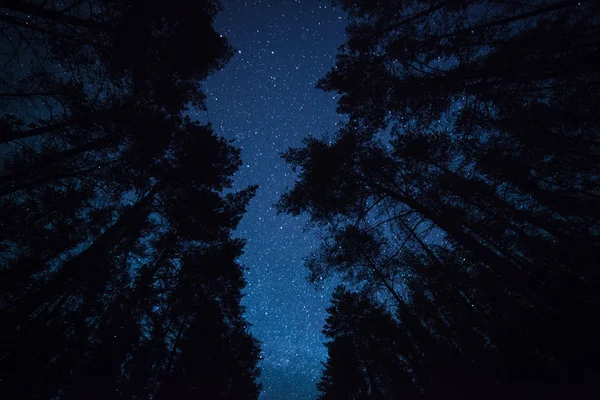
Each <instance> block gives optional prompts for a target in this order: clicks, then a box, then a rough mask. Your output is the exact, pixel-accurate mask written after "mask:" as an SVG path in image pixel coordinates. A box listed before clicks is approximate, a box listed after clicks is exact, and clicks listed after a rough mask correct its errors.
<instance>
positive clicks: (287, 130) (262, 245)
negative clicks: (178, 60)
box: [192, 0, 347, 400]
mask: <svg viewBox="0 0 600 400" xmlns="http://www.w3.org/2000/svg"><path fill="white" fill-rule="evenodd" d="M222 4H223V11H222V12H221V13H220V14H219V16H218V18H217V24H216V28H217V31H218V32H219V33H221V34H223V35H224V36H225V37H227V39H228V40H229V42H230V44H231V45H232V46H233V47H234V48H235V51H236V54H235V56H234V57H233V59H232V60H231V62H230V63H229V64H228V65H227V66H226V67H225V69H224V70H222V71H220V72H218V73H216V74H214V75H213V76H211V77H210V78H209V80H208V81H207V82H206V84H205V86H204V90H205V92H206V94H207V96H208V101H207V106H208V112H195V113H192V116H193V117H195V118H197V119H199V120H201V121H206V120H208V121H210V122H212V124H213V128H214V129H215V131H217V132H218V133H219V134H221V135H223V136H225V137H226V138H229V139H234V140H235V144H236V145H237V146H238V147H240V148H241V149H242V158H243V161H244V163H243V166H242V168H241V170H240V171H239V173H238V174H237V175H236V177H235V187H236V188H243V187H245V186H247V185H250V184H258V185H259V186H260V189H259V191H258V194H257V195H256V197H255V198H254V199H253V200H252V202H251V203H250V206H249V209H248V212H247V214H246V215H245V217H244V218H243V220H242V222H241V224H240V226H239V228H238V231H237V235H239V236H240V237H243V238H246V239H247V241H248V243H247V245H246V248H245V255H244V256H243V257H242V259H241V260H240V261H241V262H242V263H243V264H245V265H246V266H247V268H248V270H247V273H246V279H247V281H248V286H247V288H246V290H245V293H246V297H245V300H244V304H245V306H246V307H247V312H246V318H247V319H248V321H249V322H250V323H251V324H253V326H252V329H251V330H252V333H253V334H254V335H255V336H256V337H257V338H258V339H259V340H260V341H261V342H262V347H263V357H264V359H263V361H262V363H261V368H262V375H261V382H262V384H263V393H262V395H261V400H276V399H303V400H306V399H313V398H315V396H316V393H317V391H316V387H315V384H316V382H317V381H318V379H319V377H320V374H321V369H322V365H321V362H322V361H324V360H325V357H326V354H327V352H326V349H325V347H324V346H323V342H324V340H325V338H324V336H323V335H322V333H321V330H322V328H323V324H324V319H325V316H326V313H325V308H326V307H327V306H328V305H329V297H330V293H331V290H332V289H333V287H334V286H335V284H336V282H334V281H327V282H324V283H323V284H321V285H319V286H320V288H317V287H315V285H312V284H310V283H308V282H307V281H306V276H307V275H308V270H307V269H306V268H305V266H304V265H303V258H304V257H305V256H307V255H308V254H309V252H310V251H311V250H312V249H314V248H315V247H316V246H317V245H318V238H317V235H316V234H315V232H311V231H307V230H306V229H305V225H306V219H304V218H303V217H296V218H293V217H290V216H288V215H277V213H276V211H275V209H274V207H273V205H274V203H276V202H277V200H278V198H279V196H280V194H281V193H282V191H283V190H284V189H285V188H286V187H290V186H291V185H292V184H293V182H294V179H295V175H294V174H293V173H292V171H291V170H290V168H289V166H287V165H286V164H285V162H284V161H283V160H282V159H281V158H280V153H281V152H283V151H285V150H286V149H287V148H288V147H290V146H292V147H294V146H299V145H301V141H302V139H303V138H304V137H306V136H308V135H314V136H322V135H326V134H332V133H333V132H335V130H336V124H338V123H339V122H340V121H342V120H343V117H342V116H339V115H337V114H336V112H335V108H336V102H337V96H333V95H332V94H329V93H325V92H323V91H320V90H317V89H315V84H316V82H317V80H318V79H319V78H321V77H323V76H324V75H325V73H326V72H327V71H328V70H329V68H331V67H332V66H333V64H334V61H335V55H336V53H337V48H338V46H339V45H341V44H342V43H343V42H344V40H345V33H344V28H345V25H346V22H347V20H346V17H345V15H344V13H343V12H342V11H341V10H339V9H335V8H333V7H332V6H331V5H330V3H329V2H328V1H318V0H296V1H294V0H285V1H282V0H271V1H259V0H256V1H239V0H223V2H222Z"/></svg>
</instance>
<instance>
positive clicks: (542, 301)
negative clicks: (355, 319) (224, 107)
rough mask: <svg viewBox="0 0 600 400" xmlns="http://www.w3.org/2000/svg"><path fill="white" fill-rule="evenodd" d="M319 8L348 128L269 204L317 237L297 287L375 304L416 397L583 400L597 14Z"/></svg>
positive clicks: (592, 296) (308, 147) (544, 6)
mask: <svg viewBox="0 0 600 400" xmlns="http://www.w3.org/2000/svg"><path fill="white" fill-rule="evenodd" d="M334 3H335V4H338V5H341V6H342V7H343V8H344V9H345V10H346V11H348V12H349V14H350V16H351V22H350V25H349V27H348V29H347V32H348V40H347V42H346V43H345V45H344V46H342V48H341V51H340V54H339V55H338V58H337V62H336V65H335V68H333V69H332V70H331V71H330V72H329V73H328V74H327V75H326V77H325V78H323V79H322V80H321V81H320V82H319V84H318V86H319V87H320V88H322V89H324V90H327V91H334V92H336V93H338V94H340V95H341V97H340V99H339V102H338V111H340V112H342V113H345V114H347V115H348V116H349V120H348V122H347V123H346V124H345V125H344V126H342V127H341V128H340V129H339V131H338V132H337V133H336V134H335V135H334V137H332V138H325V139H315V138H310V139H307V140H306V141H305V145H304V147H301V148H296V149H290V150H289V151H288V152H286V153H285V154H284V158H285V159H286V161H287V162H288V163H289V164H290V165H291V166H292V167H293V168H295V169H297V170H298V171H299V174H300V179H299V181H298V182H297V183H296V184H295V185H294V187H292V188H291V189H290V190H288V191H287V192H286V193H284V195H283V196H282V198H281V200H280V202H279V204H278V206H279V210H280V211H283V212H288V213H291V214H300V213H306V214H308V215H309V216H310V217H311V218H312V221H313V222H315V223H317V224H321V225H323V226H325V227H327V232H328V234H327V239H326V240H325V241H324V243H323V246H322V247H321V249H320V250H319V251H317V252H316V253H315V254H313V256H311V257H310V258H309V260H308V266H309V268H310V270H311V278H312V279H316V278H318V277H322V276H326V275H329V274H334V273H342V274H343V276H345V277H346V279H347V280H348V282H349V283H352V284H355V285H357V288H360V289H361V290H362V291H363V292H366V293H375V294H379V296H383V299H384V300H385V301H386V304H389V306H390V307H392V310H395V311H394V313H393V314H394V315H395V313H396V312H397V313H398V316H397V318H398V319H399V320H400V321H401V322H402V325H403V326H404V327H405V329H407V330H408V331H409V332H410V333H409V337H413V338H418V340H417V341H414V342H413V343H412V346H413V347H414V348H415V349H417V350H416V351H417V353H416V354H417V357H416V359H415V361H414V363H413V367H414V368H412V369H411V371H412V373H414V379H415V382H417V383H418V384H419V385H420V387H421V389H422V390H423V394H424V396H426V397H432V398H437V397H441V396H444V393H446V395H447V394H448V393H452V392H450V390H459V392H454V393H455V395H456V396H458V397H461V398H466V397H473V398H475V397H477V396H481V395H482V393H483V394H485V396H492V395H496V394H497V395H498V396H501V395H508V396H511V397H526V396H528V395H531V393H530V392H529V391H528V390H527V389H526V387H532V388H534V389H532V390H534V391H535V393H536V396H538V395H542V394H543V395H544V396H548V397H552V398H558V397H561V396H562V397H564V396H567V395H572V393H573V391H574V390H575V389H574V387H573V386H569V385H576V386H575V387H576V388H582V390H588V391H589V390H596V391H597V389H593V388H594V386H593V385H594V384H595V382H596V380H595V378H593V372H592V371H596V367H595V366H594V365H595V363H594V361H593V360H594V358H595V357H597V355H598V354H599V352H600V348H598V345H597V342H596V341H595V340H594V339H593V338H594V336H596V335H597V334H598V331H597V330H596V329H595V328H594V326H593V325H592V324H591V322H590V321H591V320H593V319H594V318H596V317H597V316H598V310H597V307H596V305H597V304H598V297H597V293H598V290H597V289H598V272H597V271H598V270H597V266H598V265H597V261H596V259H595V256H594V254H596V253H597V251H598V244H599V243H600V241H599V240H598V223H599V220H598V215H599V214H598V208H597V206H596V203H597V199H598V195H599V194H600V193H599V192H598V190H597V189H598V187H600V186H599V185H598V183H599V182H598V177H599V176H600V175H598V171H599V166H600V163H599V162H598V161H599V158H598V119H597V116H598V112H597V111H598V110H597V107H596V106H597V104H598V101H597V100H598V98H599V93H598V89H599V87H598V75H597V72H596V71H594V70H593V69H590V65H593V64H595V62H596V61H597V58H598V41H597V38H596V37H595V36H594V35H593V32H595V31H596V30H597V29H598V26H599V23H600V20H599V19H598V17H597V15H598V13H597V11H598V9H597V5H596V4H594V2H570V1H549V2H533V3H531V4H516V3H505V2H481V1H467V2H465V1H439V2H433V3H432V2H414V3H410V4H409V3H406V2H399V1H386V2H378V3H377V4H375V3H373V2H366V1H364V2H363V1H358V2H346V1H339V2H334ZM390 10H395V11H394V12H390ZM541 38H544V39H543V40H542V39H541ZM542 42H543V43H542ZM434 235H441V236H442V238H443V243H440V244H434V241H433V237H434ZM403 296H404V297H406V299H404V297H403ZM574 310H577V313H575V312H574ZM402 315H404V317H403V316H402ZM407 318H408V321H407V320H406V319H407ZM428 337H431V340H429V339H427V340H428V341H427V342H423V340H426V338H428ZM423 348H424V349H428V351H427V352H421V349H423ZM456 371H462V373H459V374H454V373H453V372H456ZM452 382H454V385H455V387H454V388H452V385H453V384H452ZM474 382H478V383H480V384H481V390H483V392H480V393H479V394H478V391H479V389H477V388H475V386H476V385H474ZM456 385H458V386H456ZM467 385H469V386H468V387H469V388H472V389H473V391H471V389H469V390H468V391H465V388H466V387H467ZM557 385H558V386H557ZM388 398H394V397H388Z"/></svg>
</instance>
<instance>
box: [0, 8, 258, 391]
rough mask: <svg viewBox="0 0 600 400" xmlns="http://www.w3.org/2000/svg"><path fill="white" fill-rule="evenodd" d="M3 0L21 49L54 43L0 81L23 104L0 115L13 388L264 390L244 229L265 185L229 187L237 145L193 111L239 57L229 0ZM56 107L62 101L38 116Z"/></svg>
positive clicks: (6, 368)
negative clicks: (222, 13) (205, 89)
mask: <svg viewBox="0 0 600 400" xmlns="http://www.w3.org/2000/svg"><path fill="white" fill-rule="evenodd" d="M179 6H180V7H179ZM3 7H5V8H6V12H5V15H3V16H2V18H0V23H2V26H1V28H2V30H3V31H5V32H8V31H10V32H12V33H13V34H15V35H20V36H15V37H22V36H24V35H27V36H28V37H30V38H31V40H30V41H29V42H27V46H25V48H23V49H21V48H18V49H17V50H18V51H20V52H22V53H19V54H16V55H13V56H15V57H16V56H31V55H40V54H44V57H38V58H36V61H35V62H32V63H31V68H30V70H28V71H25V74H26V76H24V77H21V78H20V79H17V80H7V81H6V82H7V91H6V92H5V93H2V94H0V97H1V98H2V104H1V105H2V106H5V107H10V108H12V109H16V110H19V112H20V113H21V114H22V116H20V117H15V116H11V115H8V116H6V118H5V119H4V120H3V121H2V125H1V126H2V131H1V136H2V138H0V140H1V141H2V142H9V143H10V149H11V150H10V151H9V153H8V155H7V157H6V158H5V159H4V160H3V162H2V165H1V168H2V170H1V174H0V210H1V211H0V221H1V222H0V232H1V234H0V254H1V260H2V267H1V268H0V282H1V283H0V285H1V295H0V296H1V297H0V316H1V318H2V320H3V322H4V324H3V325H2V327H1V328H0V349H1V356H0V371H1V372H0V374H1V379H0V382H1V383H0V392H2V393H18V394H19V396H20V397H22V398H31V399H49V398H60V399H97V398H103V399H110V398H114V399H148V398H164V397H167V398H170V397H171V395H172V394H173V393H177V397H178V398H232V399H233V398H236V399H238V398H248V399H251V398H257V397H258V393H259V388H260V387H259V385H258V384H257V383H256V379H257V377H258V369H257V362H258V353H259V351H260V348H259V345H258V343H257V341H256V340H255V339H254V338H253V337H252V336H251V335H250V334H249V332H248V325H247V323H246V322H245V321H244V318H243V311H244V310H243V307H242V306H241V305H240V301H241V296H242V295H241V290H242V289H243V287H244V284H245V282H244V279H243V274H242V271H243V268H242V266H241V265H239V264H238V263H237V262H236V259H237V258H238V257H239V256H240V255H241V252H242V248H243V241H240V240H234V239H232V238H231V232H232V231H233V230H234V229H235V228H236V226H237V224H238V222H239V220H240V219H241V217H242V215H243V214H244V212H245V209H246V206H247V204H248V202H249V200H250V199H251V198H252V196H253V195H254V193H255V190H256V187H249V188H247V189H244V190H241V191H239V192H230V193H229V194H224V193H223V192H224V190H226V189H229V188H231V185H232V178H231V177H232V176H233V174H234V173H235V172H236V171H237V169H238V168H239V165H240V163H241V161H240V152H239V150H238V149H236V148H235V147H233V146H232V144H231V143H229V142H227V141H226V140H224V139H222V138H220V137H218V136H217V135H216V134H215V133H214V132H213V130H212V127H211V126H210V124H208V125H200V124H198V123H195V122H192V121H191V120H190V119H189V118H187V117H183V113H184V112H185V111H186V107H187V106H188V105H189V106H195V107H202V106H203V104H202V100H203V94H202V92H201V90H200V86H199V84H200V83H201V81H202V80H203V79H204V78H205V77H206V76H208V74H210V73H211V72H213V71H214V70H216V69H218V68H220V67H221V66H222V65H223V64H224V63H225V62H226V61H227V60H228V58H229V57H230V55H231V49H230V48H229V47H228V46H227V43H226V41H225V39H224V38H222V37H220V36H219V35H218V34H217V33H216V32H215V31H214V28H213V19H214V15H215V13H216V11H217V10H218V4H217V3H216V2H212V1H207V2H195V1H193V2H186V1H184V2H180V3H179V4H178V5H172V4H170V5H169V6H168V7H167V6H164V5H163V6H161V5H158V4H147V3H145V2H127V1H126V2H119V1H117V2H115V1H90V2H80V1H73V2H66V3H65V2H60V3H59V2H35V1H34V2H24V1H9V2H7V4H6V5H3ZM192 38H194V39H195V40H197V39H200V41H201V42H202V43H201V46H200V47H201V48H199V49H198V48H196V49H195V52H194V54H190V51H189V49H190V40H191V39H192ZM184 59H185V62H182V60H184ZM13 61H14V60H9V64H10V63H11V62H13ZM7 65H8V64H7ZM63 69H68V70H69V71H70V72H71V76H70V77H69V78H68V79H66V78H64V70H63ZM7 70H9V69H7ZM40 70H43V71H44V73H40V72H39V71H40ZM12 84H18V85H23V86H18V85H17V86H11V87H8V86H10V85H12ZM45 105H47V107H48V108H47V109H48V110H50V111H53V110H54V109H56V107H58V106H60V107H61V108H62V110H63V111H62V112H60V113H58V114H57V115H54V116H50V117H48V118H42V119H40V120H32V119H31V118H29V117H28V116H27V113H32V112H34V113H35V112H40V114H41V115H43V110H41V108H43V106H45ZM28 124H29V125H28ZM203 380H204V381H203Z"/></svg>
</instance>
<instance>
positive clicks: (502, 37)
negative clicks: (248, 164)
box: [0, 0, 600, 400]
mask: <svg viewBox="0 0 600 400" xmlns="http://www.w3.org/2000/svg"><path fill="white" fill-rule="evenodd" d="M332 3H333V5H335V6H339V7H342V8H343V9H344V10H345V11H346V12H347V13H348V15H349V17H350V23H349V25H348V27H347V40H346V43H345V44H344V45H343V46H342V47H341V48H340V50H339V54H338V55H337V59H336V62H335V65H334V66H332V68H331V70H330V71H329V72H328V73H327V75H326V76H324V77H323V78H322V79H321V80H320V81H319V83H318V88H320V89H322V90H324V91H327V92H332V93H336V94H339V95H341V97H340V98H339V101H338V112H340V113H341V114H345V115H347V116H348V119H347V122H345V123H344V124H343V125H342V126H341V127H340V129H339V130H338V131H337V132H336V133H334V134H333V135H331V136H326V137H323V136H318V137H310V138H307V139H306V140H305V142H304V145H303V147H300V148H291V149H289V150H288V151H287V152H286V153H285V154H284V155H283V157H284V158H285V160H286V161H287V162H288V163H289V165H290V166H291V167H292V168H293V169H294V170H295V171H296V172H297V173H298V180H297V181H296V183H295V185H294V186H293V187H291V188H290V189H289V190H288V191H287V192H285V193H284V194H283V195H282V196H281V199H280V201H279V203H278V204H277V208H278V210H279V211H280V212H283V213H289V214H292V215H300V214H303V215H306V216H308V217H309V218H310V220H311V223H312V224H313V225H314V226H316V227H318V228H319V229H320V230H321V232H323V236H324V238H323V241H322V244H321V247H320V248H319V249H318V250H317V251H315V252H314V253H313V254H312V255H311V256H310V257H309V258H308V259H307V262H306V264H307V267H308V269H309V273H310V276H309V279H310V280H311V281H318V280H320V279H322V278H325V277H331V276H337V277H341V278H342V279H343V281H344V284H343V285H340V286H339V287H338V288H337V289H336V290H335V292H334V293H333V298H332V304H331V307H330V308H329V309H328V314H329V316H328V318H327V321H326V325H325V327H324V331H323V332H324V334H325V336H326V337H327V339H328V341H327V342H326V347H327V350H328V358H327V360H326V362H325V364H324V368H323V376H322V378H321V380H320V382H319V383H318V389H319V391H320V395H319V399H321V400H329V399H341V400H344V399H376V400H383V399H531V398H540V399H542V398H544V399H565V398H595V397H600V362H599V361H600V340H599V338H600V323H599V321H600V270H599V262H598V260H599V258H600V256H599V255H600V67H599V66H600V53H599V51H600V3H598V2H596V1H592V0H589V1H570V0H536V1H531V2H507V1H498V0H487V1H483V0H478V1H475V0H473V1H470V0H436V1H425V0H414V1H401V0H379V1H371V0H354V1H350V0H347V1H346V0H333V1H332ZM219 10H220V4H219V2H218V1H217V0H172V1H169V2H153V1H143V0H65V1H60V2H58V1H45V0H4V1H2V2H1V3H0V37H1V41H0V50H1V52H2V55H1V57H2V59H1V61H0V150H2V152H1V156H2V158H1V160H0V397H2V398H6V399H12V398H14V399H40V400H41V399H61V400H63V399H64V400H68V399H73V400H74V399H78V400H81V399H102V400H105V399H155V400H162V399H257V398H258V396H259V393H260V390H261V387H260V384H259V383H258V377H259V373H260V370H259V368H258V362H259V356H260V344H259V342H258V341H257V340H256V339H255V338H254V337H253V336H252V335H251V334H250V333H249V325H248V323H247V322H246V320H245V319H244V307H243V306H242V305H241V299H242V289H243V288H244V286H245V280H244V267H243V266H242V265H240V263H239V262H238V258H239V257H240V256H241V254H242V252H243V247H244V241H243V240H241V239H237V238H234V236H233V231H234V230H235V229H236V227H237V225H238V223H239V221H240V220H241V218H242V217H243V215H244V213H245V212H246V207H247V205H248V202H249V201H250V199H251V198H252V197H253V196H254V194H255V192H256V190H257V187H256V186H250V187H247V188H245V189H243V190H240V191H233V190H232V189H231V187H232V183H233V181H232V177H233V175H234V173H235V172H236V171H237V170H238V168H239V167H240V165H241V154H240V150H239V149H237V148H236V147H235V146H234V145H233V144H232V143H230V142H229V141H227V140H225V139H223V138H222V137H221V136H219V135H218V134H216V133H215V132H214V131H213V129H212V127H211V125H210V123H208V124H205V125H203V124H201V123H198V122H195V121H192V120H191V119H190V118H189V117H187V116H186V115H187V113H188V112H189V111H190V110H194V109H200V110H204V109H205V97H206V96H205V94H204V93H203V91H202V89H201V83H202V82H203V81H205V80H206V78H207V77H208V76H210V74H212V73H214V72H215V71H218V70H220V69H221V68H223V67H224V66H225V65H226V63H227V62H228V61H229V59H230V58H231V56H232V55H233V50H232V48H231V47H230V46H229V45H228V43H227V40H226V38H224V37H222V36H221V35H219V34H218V33H217V32H216V31H215V30H214V19H215V16H216V14H217V12H218V11H219ZM275 250H276V249H275ZM249 267H250V268H252V266H249ZM290 284H291V283H290Z"/></svg>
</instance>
